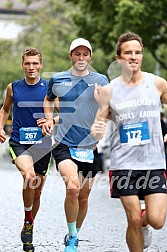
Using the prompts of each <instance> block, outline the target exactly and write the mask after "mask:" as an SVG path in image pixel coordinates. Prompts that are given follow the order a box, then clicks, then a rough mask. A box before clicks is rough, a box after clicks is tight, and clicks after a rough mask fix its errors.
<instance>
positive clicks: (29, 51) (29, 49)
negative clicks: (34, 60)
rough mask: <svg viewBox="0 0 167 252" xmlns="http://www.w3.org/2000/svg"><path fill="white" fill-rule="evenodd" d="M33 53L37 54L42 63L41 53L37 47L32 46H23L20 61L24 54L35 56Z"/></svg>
mask: <svg viewBox="0 0 167 252" xmlns="http://www.w3.org/2000/svg"><path fill="white" fill-rule="evenodd" d="M35 55H39V59H40V62H41V63H42V54H41V52H40V51H39V50H38V49H37V48H34V47H27V48H25V50H24V52H23V55H22V62H23V61H24V56H35Z"/></svg>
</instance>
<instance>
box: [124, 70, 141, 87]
mask: <svg viewBox="0 0 167 252" xmlns="http://www.w3.org/2000/svg"><path fill="white" fill-rule="evenodd" d="M143 78H144V73H143V72H142V71H139V72H136V73H133V74H132V75H131V76H130V75H126V74H122V75H121V79H122V81H123V82H124V83H125V84H126V85H129V86H137V85H139V84H140V83H141V81H142V80H143Z"/></svg>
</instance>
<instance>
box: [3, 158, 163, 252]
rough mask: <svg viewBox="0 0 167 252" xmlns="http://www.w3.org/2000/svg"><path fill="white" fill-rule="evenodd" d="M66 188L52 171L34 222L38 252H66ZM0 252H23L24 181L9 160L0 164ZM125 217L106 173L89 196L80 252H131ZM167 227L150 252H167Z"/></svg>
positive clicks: (157, 237) (152, 245)
mask: <svg viewBox="0 0 167 252" xmlns="http://www.w3.org/2000/svg"><path fill="white" fill-rule="evenodd" d="M64 195H65V188H64V184H63V181H62V179H61V178H60V176H59V173H58V172H57V171H56V170H55V168H54V167H52V170H51V173H50V175H48V178H47V181H46V184H45V187H44V190H43V193H42V198H41V207H40V210H39V212H38V215H37V217H36V220H35V226H34V245H35V252H54V251H58V252H63V249H64V245H63V238H64V236H65V234H66V233H67V227H66V221H65V216H64V208H63V205H64ZM0 199H1V200H0V214H1V222H0V252H1V251H2V252H4V251H5V252H20V251H22V246H21V242H20V231H21V228H22V225H23V219H24V212H23V204H22V177H21V175H20V174H19V172H18V171H17V169H16V167H15V166H14V165H12V164H11V163H10V161H9V159H8V158H2V157H1V160H0ZM125 231H126V217H125V214H124V210H123V208H122V205H121V203H120V201H119V200H118V199H110V197H109V185H108V176H107V172H106V173H105V174H102V175H100V176H98V177H97V178H96V183H95V185H94V188H93V190H92V192H91V195H90V200H89V211H88V214H87V217H86V219H85V222H84V224H83V227H82V229H81V231H80V235H79V239H80V243H79V251H80V252H88V251H92V252H128V248H127V245H126V241H125ZM166 241H167V223H166V224H165V226H164V228H163V229H161V230H158V231H155V230H154V235H153V242H152V244H151V246H150V248H149V249H148V250H147V251H148V252H166V251H167V245H166V243H167V242H166Z"/></svg>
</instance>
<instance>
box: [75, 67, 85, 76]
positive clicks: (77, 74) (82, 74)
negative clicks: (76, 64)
mask: <svg viewBox="0 0 167 252" xmlns="http://www.w3.org/2000/svg"><path fill="white" fill-rule="evenodd" d="M88 74H89V71H88V69H85V70H84V71H77V70H76V69H75V68H72V75H74V76H86V75H88Z"/></svg>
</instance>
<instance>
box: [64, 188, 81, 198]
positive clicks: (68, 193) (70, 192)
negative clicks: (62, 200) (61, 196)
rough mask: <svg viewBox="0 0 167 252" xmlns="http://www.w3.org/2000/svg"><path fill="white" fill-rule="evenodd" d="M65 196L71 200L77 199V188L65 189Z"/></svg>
mask: <svg viewBox="0 0 167 252" xmlns="http://www.w3.org/2000/svg"><path fill="white" fill-rule="evenodd" d="M66 196H67V197H70V198H71V199H72V200H76V199H78V197H79V188H78V187H77V186H76V185H71V186H70V188H67V189H66Z"/></svg>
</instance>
